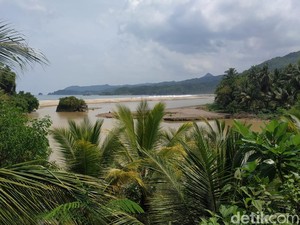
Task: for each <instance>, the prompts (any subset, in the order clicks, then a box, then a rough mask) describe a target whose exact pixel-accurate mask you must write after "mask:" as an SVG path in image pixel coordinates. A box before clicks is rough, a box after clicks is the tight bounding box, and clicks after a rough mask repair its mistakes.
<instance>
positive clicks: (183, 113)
mask: <svg viewBox="0 0 300 225" xmlns="http://www.w3.org/2000/svg"><path fill="white" fill-rule="evenodd" d="M212 96H213V95H207V96H153V97H146V98H143V97H128V98H112V99H85V102H86V103H87V104H89V105H91V104H99V103H122V102H138V101H141V100H147V101H164V100H178V99H201V98H212ZM58 102H59V101H58V100H43V101H40V108H44V107H53V106H57V105H58ZM97 117H101V118H113V117H114V115H113V113H112V112H107V113H101V114H98V115H97ZM232 118H234V119H243V118H248V119H252V118H255V116H253V115H250V114H238V115H231V114H226V113H219V112H211V111H208V110H207V109H206V108H205V107H204V106H203V105H202V106H201V105H199V106H188V107H179V108H172V109H166V114H165V116H164V121H174V122H181V121H200V120H204V119H207V120H214V119H232Z"/></svg>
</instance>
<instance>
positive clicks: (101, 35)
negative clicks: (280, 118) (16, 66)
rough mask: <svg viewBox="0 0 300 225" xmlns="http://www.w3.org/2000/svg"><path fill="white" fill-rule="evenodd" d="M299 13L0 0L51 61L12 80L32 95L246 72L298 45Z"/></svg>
mask: <svg viewBox="0 0 300 225" xmlns="http://www.w3.org/2000/svg"><path fill="white" fill-rule="evenodd" d="M299 11H300V2H299V1H295V0H286V1H282V0H265V1H260V0H251V1H240V0H226V1H224V0H122V1H120V0H110V1H107V0H90V1H88V2H84V1H74V0H64V1H54V0H53V1H49V0H0V13H1V15H2V16H3V17H4V18H3V19H4V20H8V21H11V22H12V23H13V24H16V25H17V28H20V30H21V31H24V34H25V35H26V37H28V41H29V43H30V45H32V47H36V48H38V49H41V50H42V51H43V52H44V53H45V54H46V55H47V56H48V58H49V59H50V61H51V65H50V66H49V67H48V68H46V69H45V71H44V70H40V69H36V70H34V71H31V72H28V73H30V74H33V75H30V74H28V75H27V76H26V77H24V78H22V80H21V81H20V83H19V87H21V88H22V89H25V90H26V89H27V90H33V91H35V92H45V91H44V90H47V92H49V91H53V90H55V89H58V88H64V87H66V86H69V85H73V84H77V85H88V84H103V83H110V84H117V83H118V84H121V83H139V82H154V81H163V80H182V79H188V78H192V77H195V76H198V77H199V76H201V75H204V74H206V73H207V72H211V73H213V74H221V73H223V72H224V71H225V70H227V69H228V67H236V68H237V69H238V70H243V69H247V68H248V67H250V66H251V65H253V64H257V63H260V62H261V61H263V60H266V59H269V58H271V57H275V56H279V55H284V54H287V53H289V52H291V51H298V50H300V44H299V37H300V30H299V29H298V24H299V23H300V17H299ZM37 82H38V83H39V85H38V87H36V85H33V84H36V83H37Z"/></svg>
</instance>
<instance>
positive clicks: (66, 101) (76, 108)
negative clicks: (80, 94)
mask: <svg viewBox="0 0 300 225" xmlns="http://www.w3.org/2000/svg"><path fill="white" fill-rule="evenodd" d="M87 109H88V106H87V104H86V103H85V101H84V100H83V99H78V98H76V97H74V96H69V97H64V98H60V99H59V103H58V106H57V108H56V112H85V111H87Z"/></svg>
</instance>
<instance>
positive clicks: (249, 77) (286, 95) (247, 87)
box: [215, 63, 300, 113]
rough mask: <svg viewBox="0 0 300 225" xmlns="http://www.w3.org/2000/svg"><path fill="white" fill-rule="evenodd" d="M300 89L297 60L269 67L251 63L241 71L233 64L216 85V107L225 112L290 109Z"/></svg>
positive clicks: (268, 111)
mask: <svg viewBox="0 0 300 225" xmlns="http://www.w3.org/2000/svg"><path fill="white" fill-rule="evenodd" d="M299 90H300V63H298V64H290V65H288V66H286V67H284V68H283V69H280V70H277V69H275V70H274V71H270V70H269V69H268V66H267V65H265V66H263V67H262V68H260V67H252V68H251V69H249V70H247V71H245V72H244V73H242V74H238V73H237V71H236V70H235V69H233V68H230V69H229V70H228V71H226V75H225V76H224V78H223V80H222V81H221V82H220V84H219V86H218V87H217V89H216V92H215V93H216V98H215V103H216V105H217V107H219V108H220V109H222V110H225V111H228V112H233V113H234V112H240V111H244V112H252V113H273V112H280V110H281V109H290V108H291V107H292V106H294V105H295V104H296V103H297V101H299V99H298V94H299Z"/></svg>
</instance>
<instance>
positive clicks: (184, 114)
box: [97, 105, 229, 122]
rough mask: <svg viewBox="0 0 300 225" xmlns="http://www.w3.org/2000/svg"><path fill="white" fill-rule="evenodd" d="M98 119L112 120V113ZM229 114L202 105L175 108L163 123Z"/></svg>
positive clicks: (213, 117)
mask: <svg viewBox="0 0 300 225" xmlns="http://www.w3.org/2000/svg"><path fill="white" fill-rule="evenodd" d="M97 117H100V118H106V119H113V118H114V114H113V112H107V113H100V114H98V115H97ZM227 118H229V114H225V113H217V112H210V111H208V110H205V109H203V105H197V106H185V107H177V108H171V109H168V108H167V109H166V110H165V115H164V117H163V120H164V121H165V122H190V121H201V120H205V119H206V120H214V119H227Z"/></svg>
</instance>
